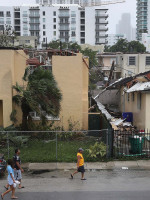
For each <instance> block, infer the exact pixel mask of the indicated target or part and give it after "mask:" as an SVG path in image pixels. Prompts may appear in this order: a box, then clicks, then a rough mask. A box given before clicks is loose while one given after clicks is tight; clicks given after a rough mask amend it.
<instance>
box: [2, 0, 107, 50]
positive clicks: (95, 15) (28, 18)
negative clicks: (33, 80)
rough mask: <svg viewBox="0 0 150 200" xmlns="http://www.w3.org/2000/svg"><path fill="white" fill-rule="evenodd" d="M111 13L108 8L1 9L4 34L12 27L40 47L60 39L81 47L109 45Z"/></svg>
mask: <svg viewBox="0 0 150 200" xmlns="http://www.w3.org/2000/svg"><path fill="white" fill-rule="evenodd" d="M70 1H71V0H70ZM74 1H75V0H74ZM107 11H108V9H107V8H105V7H104V6H91V7H84V8H83V7H81V6H80V5H77V4H53V5H47V6H46V5H39V4H35V5H23V6H20V7H4V6H3V7H2V6H0V30H3V29H4V26H5V24H8V25H11V26H12V27H13V28H14V30H15V32H16V34H17V35H18V36H37V38H38V46H39V47H41V46H42V44H43V43H46V42H47V43H48V42H50V41H52V40H57V39H59V40H61V41H62V42H77V43H78V44H85V43H86V44H90V45H99V44H107V34H106V32H107V30H108V28H107V24H108V20H107V19H108V14H107Z"/></svg>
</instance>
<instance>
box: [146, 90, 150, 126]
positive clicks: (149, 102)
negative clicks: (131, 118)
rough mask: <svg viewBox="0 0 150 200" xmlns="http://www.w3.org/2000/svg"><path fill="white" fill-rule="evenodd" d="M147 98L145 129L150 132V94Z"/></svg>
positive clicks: (147, 94)
mask: <svg viewBox="0 0 150 200" xmlns="http://www.w3.org/2000/svg"><path fill="white" fill-rule="evenodd" d="M145 96H146V103H145V129H146V130H147V129H148V130H150V93H146V94H145Z"/></svg>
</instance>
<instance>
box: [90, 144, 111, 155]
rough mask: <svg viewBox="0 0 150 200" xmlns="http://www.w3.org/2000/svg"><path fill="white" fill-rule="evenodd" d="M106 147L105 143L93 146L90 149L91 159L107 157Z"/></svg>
mask: <svg viewBox="0 0 150 200" xmlns="http://www.w3.org/2000/svg"><path fill="white" fill-rule="evenodd" d="M106 149H107V147H106V145H105V144H104V143H103V142H100V143H98V142H96V143H95V144H94V145H91V146H90V148H89V149H88V153H89V156H90V157H91V158H103V157H104V156H106Z"/></svg>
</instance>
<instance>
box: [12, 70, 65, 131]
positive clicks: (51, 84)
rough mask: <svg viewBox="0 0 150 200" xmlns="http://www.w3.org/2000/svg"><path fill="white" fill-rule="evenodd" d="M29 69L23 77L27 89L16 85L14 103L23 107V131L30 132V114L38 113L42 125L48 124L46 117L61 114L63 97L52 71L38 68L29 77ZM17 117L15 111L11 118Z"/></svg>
mask: <svg viewBox="0 0 150 200" xmlns="http://www.w3.org/2000/svg"><path fill="white" fill-rule="evenodd" d="M28 70H29V69H28V68H27V69H26V71H25V75H24V77H23V79H24V81H26V82H27V87H26V88H23V87H21V86H19V85H18V83H16V85H15V86H13V89H14V90H15V91H16V93H17V94H16V95H15V96H13V102H14V103H16V104H17V105H18V106H20V107H21V110H22V113H23V116H22V125H21V128H22V130H24V131H25V130H29V121H30V120H29V119H31V118H30V114H29V113H30V112H34V111H35V112H36V113H37V114H38V115H39V116H40V117H41V119H42V125H43V126H44V125H45V123H46V115H47V114H49V115H51V116H53V117H57V116H58V115H59V112H60V101H61V98H62V95H61V93H60V90H59V88H58V86H57V83H56V81H55V79H54V77H53V75H52V73H51V72H50V71H47V70H44V69H43V68H42V67H37V68H36V69H35V70H34V72H33V73H32V74H30V75H28ZM14 115H16V113H15V111H13V113H12V115H11V118H12V119H14V120H16V119H15V118H14Z"/></svg>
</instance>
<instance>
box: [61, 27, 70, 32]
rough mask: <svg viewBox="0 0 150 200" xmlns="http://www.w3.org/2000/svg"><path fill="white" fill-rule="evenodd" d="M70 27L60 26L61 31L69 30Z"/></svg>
mask: <svg viewBox="0 0 150 200" xmlns="http://www.w3.org/2000/svg"><path fill="white" fill-rule="evenodd" d="M69 30H70V29H69V27H68V28H61V27H60V28H59V31H69Z"/></svg>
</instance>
